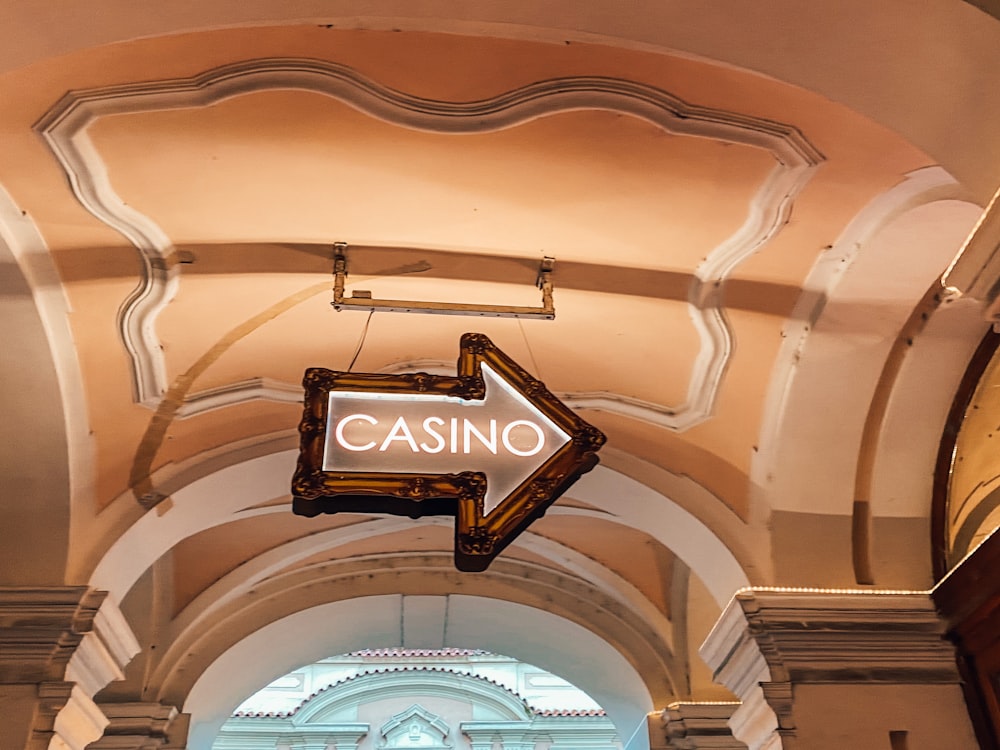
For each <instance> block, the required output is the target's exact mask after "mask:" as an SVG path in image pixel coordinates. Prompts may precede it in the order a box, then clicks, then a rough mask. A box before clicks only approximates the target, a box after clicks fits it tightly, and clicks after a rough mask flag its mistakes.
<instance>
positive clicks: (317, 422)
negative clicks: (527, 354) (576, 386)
mask: <svg viewBox="0 0 1000 750" xmlns="http://www.w3.org/2000/svg"><path fill="white" fill-rule="evenodd" d="M303 385H304V386H305V389H306V395H305V410H304V412H303V417H302V422H301V424H300V425H299V431H300V433H301V437H302V448H301V452H300V455H299V463H298V468H297V470H296V472H295V477H294V479H293V480H292V494H293V496H294V501H293V509H294V511H295V512H296V513H298V514H300V515H307V516H314V515H317V514H319V513H336V512H344V511H351V512H378V513H394V514H399V515H410V516H413V517H418V516H422V515H436V514H443V513H447V514H453V515H455V517H456V524H455V564H456V566H457V567H458V568H459V569H460V570H484V569H485V568H486V567H487V566H488V565H489V564H490V562H491V561H492V560H493V558H494V557H496V556H497V554H499V553H500V552H501V551H502V550H503V549H504V548H505V547H506V546H507V545H508V544H510V542H511V541H512V540H513V539H514V538H515V537H516V536H517V534H519V533H520V532H521V531H522V530H523V529H524V528H525V527H526V526H527V525H528V524H530V523H531V522H532V521H533V520H534V519H535V518H537V517H538V516H540V515H542V514H543V513H544V512H545V509H546V508H548V506H549V505H551V504H552V503H553V502H554V501H555V500H556V498H558V497H559V496H560V495H561V494H562V493H563V492H565V491H566V489H567V488H568V487H569V486H570V485H572V484H573V482H575V481H576V480H577V479H578V478H579V477H580V475H582V474H584V473H585V472H587V471H590V469H592V468H593V467H594V466H595V465H596V464H597V460H598V459H597V451H598V450H599V449H600V447H601V446H602V445H603V444H604V439H605V438H604V435H603V434H602V433H601V432H600V431H599V430H597V429H596V428H594V427H592V426H591V425H589V424H587V423H586V422H584V421H583V420H582V419H580V418H579V417H578V416H577V415H576V414H574V413H573V412H572V411H570V410H569V409H568V408H566V406H565V405H564V404H563V403H562V402H560V401H559V400H558V399H557V398H556V397H555V396H553V395H552V394H551V393H550V392H549V391H548V390H547V389H546V388H545V386H544V385H542V383H540V382H539V381H537V380H535V379H534V378H532V377H531V376H530V375H528V373H526V372H525V371H524V370H523V369H522V368H521V367H519V366H518V365H517V364H516V363H515V362H514V361H513V360H511V359H510V358H509V357H507V356H506V355H505V354H504V353H503V352H501V351H500V350H499V349H497V348H496V346H494V344H493V342H491V341H490V340H489V339H488V338H487V337H486V336H484V335H482V334H479V333H467V334H465V335H464V336H462V343H461V349H460V354H459V359H458V375H457V377H447V376H439V375H428V374H426V373H415V374H405V375H381V374H356V373H345V372H333V371H330V370H324V369H320V368H312V369H309V370H307V371H306V375H305V378H304V380H303Z"/></svg>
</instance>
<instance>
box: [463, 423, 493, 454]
mask: <svg viewBox="0 0 1000 750" xmlns="http://www.w3.org/2000/svg"><path fill="white" fill-rule="evenodd" d="M462 436H463V440H462V448H463V451H462V452H463V453H468V452H469V451H470V450H471V446H470V442H471V441H470V440H469V438H470V437H472V436H475V438H476V440H478V441H479V442H480V443H482V444H483V445H485V446H486V450H488V451H489V452H490V453H492V454H493V455H494V456H495V455H496V454H497V421H496V420H495V419H491V420H490V436H489V438H487V437H486V436H485V435H484V434H483V433H481V432H480V431H479V430H478V429H477V428H476V426H475V425H474V424H472V421H471V420H469V419H466V420H465V422H464V424H463V425H462Z"/></svg>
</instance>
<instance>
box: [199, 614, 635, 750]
mask: <svg viewBox="0 0 1000 750" xmlns="http://www.w3.org/2000/svg"><path fill="white" fill-rule="evenodd" d="M399 599H400V597H398V596H392V595H388V596H372V597H364V598H361V599H350V600H345V601H341V602H334V603H331V604H324V605H320V606H318V607H313V608H311V609H308V610H303V611H301V612H297V613H295V614H293V615H290V616H288V617H285V618H282V619H281V620H278V621H275V622H273V623H271V624H269V625H266V626H264V627H262V628H260V629H259V630H256V631H255V632H253V633H252V634H250V635H249V636H247V637H246V638H244V639H242V640H241V641H239V642H238V643H236V644H234V645H232V646H231V647H230V648H229V649H227V650H226V651H225V652H224V653H223V654H222V655H220V656H219V657H218V658H217V659H215V661H213V662H212V664H211V665H209V666H208V668H207V669H205V671H204V672H203V673H202V674H201V675H200V676H199V677H198V679H197V681H196V682H195V684H194V685H193V687H192V689H191V690H190V692H189V693H188V695H187V699H186V700H185V702H184V711H185V712H186V713H189V714H191V728H190V734H189V736H188V745H187V746H188V748H189V750H208V748H209V747H210V745H211V742H212V739H213V738H214V737H215V734H216V733H217V731H218V728H219V727H220V726H221V725H222V723H223V722H224V721H225V720H226V718H227V717H228V716H229V715H230V713H231V712H232V710H233V709H234V708H235V707H236V706H237V705H238V704H239V702H240V701H241V700H242V699H243V698H244V697H245V696H246V695H248V694H249V693H251V692H253V691H254V690H255V689H257V688H258V687H260V686H261V685H263V684H266V683H267V682H269V681H270V680H272V679H275V678H277V677H279V676H280V675H282V674H285V673H287V672H289V671H291V670H292V669H294V668H296V667H298V666H300V665H302V664H305V663H308V662H310V661H314V660H316V659H318V658H322V657H323V656H327V655H329V654H332V653H346V652H349V651H356V650H359V649H361V648H365V647H368V646H371V645H372V643H373V642H375V643H396V642H398V640H399V637H400V634H399V623H400V606H401V604H400V601H399ZM450 600H451V601H450V603H449V612H450V615H449V621H450V623H451V625H450V627H449V631H448V636H447V641H448V643H446V644H444V645H446V646H447V645H456V646H457V645H460V644H461V645H464V646H468V645H469V644H474V645H475V646H476V647H477V648H486V649H488V650H490V651H495V652H497V653H503V654H507V655H509V656H513V657H514V658H517V659H519V660H521V661H525V662H528V663H531V664H534V665H536V666H539V667H541V668H543V669H546V670H548V671H550V672H552V673H553V674H557V675H559V676H561V677H563V678H564V679H566V680H568V681H569V682H572V683H573V684H574V685H577V686H578V687H580V688H581V689H582V690H584V691H585V692H587V693H588V694H589V695H591V697H593V698H594V700H596V701H597V702H598V703H600V704H601V705H602V706H603V707H604V709H605V711H607V713H608V716H609V717H610V718H611V720H612V722H614V724H615V726H616V727H617V728H618V732H619V735H620V736H621V737H622V738H623V740H625V738H631V739H630V740H626V744H625V747H626V750H644V749H645V748H646V747H648V744H647V743H648V736H647V734H646V731H645V724H646V714H647V713H648V712H649V711H651V710H652V709H653V708H654V705H653V701H652V698H651V696H650V694H649V692H648V689H647V688H646V686H645V684H644V682H643V680H642V678H641V677H640V676H639V675H638V673H637V672H636V670H635V669H634V668H633V667H632V665H630V664H629V663H628V662H627V661H625V659H624V658H623V657H622V656H621V654H619V653H618V652H617V651H616V650H615V649H614V648H612V647H611V646H610V645H609V644H608V643H606V642H605V641H603V640H601V639H600V638H598V637H597V636H595V635H594V634H593V633H591V632H590V631H588V630H586V629H584V628H582V627H580V626H579V625H576V624H575V623H571V622H569V621H568V620H566V619H564V618H561V617H557V616H555V615H552V614H550V613H548V612H545V611H544V610H542V609H538V608H533V607H527V606H524V605H521V604H514V603H511V602H499V601H497V600H492V599H484V598H482V597H474V596H453V597H450ZM331 623H338V624H339V623H344V624H345V625H347V624H349V625H348V626H347V627H331ZM427 636H428V633H427V632H426V631H425V630H424V627H423V626H422V625H421V624H420V623H414V628H413V630H412V632H406V633H403V641H404V642H405V643H409V642H412V643H420V642H421V639H423V638H426V637H427Z"/></svg>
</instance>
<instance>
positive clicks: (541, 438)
mask: <svg viewBox="0 0 1000 750" xmlns="http://www.w3.org/2000/svg"><path fill="white" fill-rule="evenodd" d="M519 425H524V426H525V427H528V428H530V429H531V430H533V431H534V433H535V436H536V437H537V439H538V442H537V443H535V447H534V448H532V449H531V450H530V451H523V450H520V449H519V448H516V447H515V446H513V445H512V444H511V442H510V433H511V431H512V430H513V429H514V428H515V427H518V426H519ZM500 441H501V442H502V443H503V447H504V448H506V449H507V450H509V451H510V452H511V453H513V454H514V455H515V456H534V455H535V454H536V453H538V452H540V451H541V450H542V448H544V447H545V433H543V432H542V428H541V427H539V426H538V425H537V424H535V423H534V422H529V421H528V420H526V419H517V420H515V421H513V422H511V423H510V424H508V425H507V426H506V427H504V428H503V432H502V433H501V434H500Z"/></svg>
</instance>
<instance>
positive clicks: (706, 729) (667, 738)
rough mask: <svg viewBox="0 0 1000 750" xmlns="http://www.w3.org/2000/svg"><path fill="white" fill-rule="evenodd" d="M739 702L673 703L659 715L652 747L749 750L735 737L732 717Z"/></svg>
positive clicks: (655, 749) (667, 749) (681, 749)
mask: <svg viewBox="0 0 1000 750" xmlns="http://www.w3.org/2000/svg"><path fill="white" fill-rule="evenodd" d="M739 705H740V704H739V703H694V702H691V703H685V702H678V703H671V704H670V705H669V706H667V707H666V708H665V709H664V710H663V712H662V713H661V714H660V715H659V722H658V731H657V732H656V735H654V736H652V737H651V738H650V747H651V748H652V749H653V750H657V749H658V748H662V749H663V750H708V749H709V748H711V750H746V745H745V744H743V743H742V742H740V741H739V740H737V739H736V738H735V737H733V730H732V729H730V728H729V718H730V717H731V716H732V715H733V712H734V711H735V710H736V709H737V708H738V707H739Z"/></svg>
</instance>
